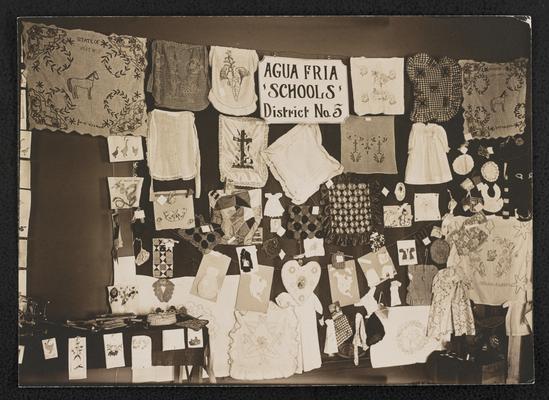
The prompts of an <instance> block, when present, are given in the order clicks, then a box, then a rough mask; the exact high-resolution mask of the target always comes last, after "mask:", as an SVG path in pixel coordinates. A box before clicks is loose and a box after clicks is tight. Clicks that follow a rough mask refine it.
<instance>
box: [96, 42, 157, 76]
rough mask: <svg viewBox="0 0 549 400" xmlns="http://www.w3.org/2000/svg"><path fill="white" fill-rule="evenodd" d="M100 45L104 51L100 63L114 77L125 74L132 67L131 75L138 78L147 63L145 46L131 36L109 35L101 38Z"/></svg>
mask: <svg viewBox="0 0 549 400" xmlns="http://www.w3.org/2000/svg"><path fill="white" fill-rule="evenodd" d="M101 47H103V48H105V50H106V52H105V54H104V55H102V56H101V63H102V64H103V65H104V66H105V68H106V69H107V71H109V73H110V74H111V75H113V76H114V77H116V78H120V77H122V76H125V75H127V74H128V73H129V72H130V71H131V70H132V68H133V77H134V78H135V79H139V78H141V77H142V76H143V74H144V72H145V67H146V65H147V63H146V59H145V47H144V46H143V45H142V43H141V42H140V41H139V40H138V39H137V38H135V37H133V36H119V35H110V36H109V37H108V38H107V40H104V39H103V40H101Z"/></svg>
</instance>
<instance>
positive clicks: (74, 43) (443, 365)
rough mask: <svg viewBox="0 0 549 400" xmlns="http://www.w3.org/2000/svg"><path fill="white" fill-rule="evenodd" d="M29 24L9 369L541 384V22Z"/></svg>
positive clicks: (23, 377)
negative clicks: (537, 334) (535, 35)
mask: <svg viewBox="0 0 549 400" xmlns="http://www.w3.org/2000/svg"><path fill="white" fill-rule="evenodd" d="M17 38H18V46H17V47H18V52H17V60H11V61H12V62H13V63H15V61H17V65H18V70H17V72H18V74H19V78H18V85H17V86H18V90H19V95H18V99H19V131H18V143H19V148H18V149H17V156H16V157H18V160H19V161H18V163H19V164H18V165H19V167H18V171H19V175H18V176H19V187H18V188H17V189H15V190H17V191H18V204H19V205H18V221H19V222H18V243H19V246H18V250H19V253H18V254H19V265H18V276H19V279H18V305H19V307H18V336H17V339H18V357H17V363H18V385H19V387H22V388H29V387H59V386H62V387H64V386H111V387H112V386H146V387H149V386H194V385H202V386H251V385H255V386H271V385H284V386H286V385H287V386H294V385H364V386H379V385H382V386H384V385H387V386H395V385H429V386H438V385H494V384H498V385H517V384H522V385H525V384H533V383H535V381H536V379H535V372H534V334H533V332H534V321H533V319H534V318H533V304H534V300H533V299H534V289H533V252H534V249H533V244H534V242H533V165H532V162H533V151H532V150H533V146H532V131H533V128H532V67H531V65H532V50H531V39H532V19H531V17H530V16H521V15H518V16H517V15H499V16H496V15H490V16H488V15H485V16H457V15H453V16H396V15H395V16H366V15H362V16H359V15H356V16H215V17H214V16H154V17H153V16H148V17H146V16H141V17H128V16H125V17H121V16H120V17H107V16H104V17H102V16H94V17H84V16H81V17H68V16H64V17H60V16H59V17H54V16H49V17H47V16H43V17H37V16H33V17H19V18H18V19H17ZM15 89H16V88H15V82H14V83H13V90H15ZM14 150H15V149H14ZM14 157H15V156H14ZM14 243H15V242H14ZM14 269H15V268H14ZM6 323H7V324H12V326H13V325H14V324H15V321H11V320H9V321H8V322H6ZM537 344H539V343H537ZM13 350H14V349H13Z"/></svg>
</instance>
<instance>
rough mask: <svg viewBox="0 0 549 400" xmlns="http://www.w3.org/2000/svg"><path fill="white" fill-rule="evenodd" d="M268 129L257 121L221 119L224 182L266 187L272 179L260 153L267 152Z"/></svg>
mask: <svg viewBox="0 0 549 400" xmlns="http://www.w3.org/2000/svg"><path fill="white" fill-rule="evenodd" d="M268 132H269V128H268V126H267V124H266V123H265V121H263V120H262V119H258V118H242V117H240V118H239V117H226V116H224V115H220V116H219V173H220V175H221V181H222V182H224V181H226V180H229V181H231V182H232V183H233V184H235V185H238V186H249V187H263V186H265V183H266V182H267V178H268V177H269V172H268V170H267V164H265V160H264V159H263V157H261V152H262V151H263V150H265V149H266V148H267V142H268Z"/></svg>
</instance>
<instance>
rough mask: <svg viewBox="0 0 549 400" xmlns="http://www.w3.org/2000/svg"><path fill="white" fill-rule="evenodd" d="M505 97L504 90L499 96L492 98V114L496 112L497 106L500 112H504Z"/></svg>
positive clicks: (505, 92) (505, 91)
mask: <svg viewBox="0 0 549 400" xmlns="http://www.w3.org/2000/svg"><path fill="white" fill-rule="evenodd" d="M505 96H507V90H504V91H503V92H501V94H500V95H499V96H496V97H493V98H492V100H490V108H491V109H492V112H496V107H498V106H499V107H501V111H504V112H505Z"/></svg>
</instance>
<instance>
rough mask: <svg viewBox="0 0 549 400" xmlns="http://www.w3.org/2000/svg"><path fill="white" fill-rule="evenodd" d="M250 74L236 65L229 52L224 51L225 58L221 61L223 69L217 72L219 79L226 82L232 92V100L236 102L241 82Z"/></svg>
mask: <svg viewBox="0 0 549 400" xmlns="http://www.w3.org/2000/svg"><path fill="white" fill-rule="evenodd" d="M249 75H250V72H249V71H248V70H247V69H246V68H244V67H239V66H237V65H236V61H235V60H234V58H233V56H232V54H231V50H226V51H225V58H224V60H223V67H222V68H221V71H219V78H220V79H221V80H227V84H228V85H229V87H230V88H231V90H232V92H233V98H234V100H235V101H238V96H239V94H240V87H241V86H242V80H243V79H244V78H245V77H247V76H249Z"/></svg>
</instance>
